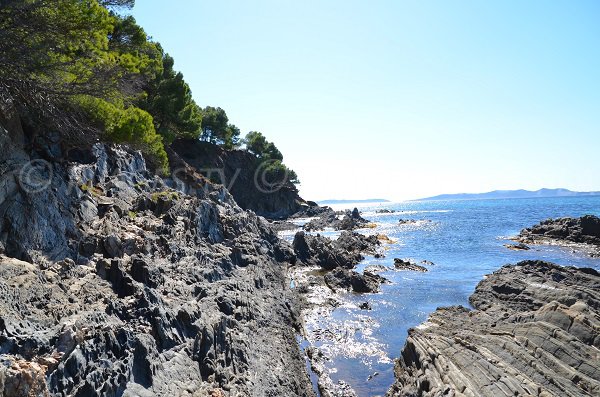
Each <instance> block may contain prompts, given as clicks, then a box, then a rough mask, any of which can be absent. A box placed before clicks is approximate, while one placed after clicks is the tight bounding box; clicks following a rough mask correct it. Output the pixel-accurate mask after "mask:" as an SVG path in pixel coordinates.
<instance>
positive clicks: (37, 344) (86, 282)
mask: <svg viewBox="0 0 600 397" xmlns="http://www.w3.org/2000/svg"><path fill="white" fill-rule="evenodd" d="M20 133H21V134H20ZM24 141H25V139H24V138H23V136H22V131H19V130H18V129H13V130H12V131H11V133H10V134H9V132H8V131H7V130H6V129H4V128H0V148H1V149H2V150H0V164H1V165H2V167H4V168H3V172H2V174H1V175H0V215H1V216H2V220H3V222H2V223H1V224H0V237H1V238H0V254H1V256H0V363H1V365H0V395H3V396H5V397H21V396H23V397H24V396H27V397H31V396H49V395H52V396H81V397H84V396H93V395H97V396H119V395H130V396H133V395H136V396H259V395H260V396H267V395H289V396H292V395H302V396H314V395H315V393H314V390H313V387H312V384H311V382H310V379H309V377H308V375H307V372H306V366H305V359H304V356H303V354H302V352H301V351H300V349H299V347H298V344H297V343H296V335H297V334H298V333H299V332H300V330H301V328H302V325H301V318H300V315H299V313H300V310H301V306H300V305H299V302H300V301H301V300H300V299H299V298H298V295H297V292H296V291H294V290H292V289H290V287H289V281H288V280H289V279H288V276H287V267H288V266H289V265H290V264H292V263H294V262H295V254H294V252H293V249H292V247H291V245H290V244H289V243H286V242H285V241H283V240H281V239H279V238H278V236H277V234H276V233H275V232H274V231H273V230H272V229H271V228H270V227H269V225H268V224H267V222H266V221H265V220H264V219H263V218H260V217H258V216H256V215H255V214H254V213H252V212H247V211H244V210H242V209H241V208H240V207H239V206H238V205H237V204H236V202H235V201H234V200H233V198H232V197H231V195H230V194H229V193H228V192H227V191H226V190H225V189H224V188H223V187H222V186H218V185H213V184H211V183H209V182H207V181H206V180H205V179H204V178H203V177H202V176H200V175H197V174H195V173H194V172H195V171H194V169H193V168H191V167H188V168H183V172H181V170H180V174H179V175H178V176H179V178H178V179H177V180H173V179H169V178H166V179H162V178H158V177H155V176H154V175H153V174H152V173H150V172H149V171H148V169H147V168H146V165H145V162H144V159H143V157H142V156H141V155H140V153H139V152H135V151H130V150H128V149H125V148H123V147H119V146H107V145H102V144H96V145H95V146H94V147H93V148H92V149H91V150H90V151H88V152H85V153H84V154H81V153H79V155H77V156H72V157H71V159H67V160H62V161H58V160H43V159H42V158H40V157H39V154H38V152H36V151H26V150H25V148H24V144H23V142H24ZM65 157H68V156H65ZM32 160H36V161H38V162H39V163H40V164H41V165H42V166H40V167H34V168H30V169H29V170H28V173H27V174H26V176H27V179H26V180H23V173H22V170H23V169H25V168H24V167H27V166H28V165H30V164H32ZM20 170H21V172H20ZM46 183H47V185H46ZM36 186H37V187H39V186H42V187H43V189H35V188H36ZM172 187H177V188H178V189H177V190H175V189H173V188H172Z"/></svg>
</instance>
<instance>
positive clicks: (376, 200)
mask: <svg viewBox="0 0 600 397" xmlns="http://www.w3.org/2000/svg"><path fill="white" fill-rule="evenodd" d="M389 202H390V200H386V199H366V200H321V201H317V203H318V204H321V205H334V204H350V203H357V204H369V203H389Z"/></svg>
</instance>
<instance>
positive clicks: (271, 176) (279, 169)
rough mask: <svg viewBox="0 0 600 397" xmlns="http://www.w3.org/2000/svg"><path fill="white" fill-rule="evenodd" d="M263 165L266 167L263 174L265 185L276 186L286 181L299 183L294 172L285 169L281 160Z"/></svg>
mask: <svg viewBox="0 0 600 397" xmlns="http://www.w3.org/2000/svg"><path fill="white" fill-rule="evenodd" d="M265 164H266V166H265V167H264V169H263V172H264V177H265V181H266V182H267V183H270V184H277V183H280V182H281V181H288V182H290V183H294V184H299V183H300V181H299V180H298V175H296V172H294V170H291V169H289V168H288V167H286V165H285V164H283V163H282V162H281V160H272V161H269V162H268V163H265Z"/></svg>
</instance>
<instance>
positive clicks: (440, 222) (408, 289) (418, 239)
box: [307, 196, 600, 397]
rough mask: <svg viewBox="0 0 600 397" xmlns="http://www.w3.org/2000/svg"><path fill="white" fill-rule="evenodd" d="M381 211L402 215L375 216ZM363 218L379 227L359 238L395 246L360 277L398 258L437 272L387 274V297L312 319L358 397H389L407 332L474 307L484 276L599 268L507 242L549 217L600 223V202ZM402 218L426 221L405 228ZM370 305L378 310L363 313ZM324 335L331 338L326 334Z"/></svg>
mask: <svg viewBox="0 0 600 397" xmlns="http://www.w3.org/2000/svg"><path fill="white" fill-rule="evenodd" d="M383 208H386V209H392V210H396V212H395V213H392V214H378V213H376V212H375V211H376V210H377V209H383ZM336 209H338V208H336ZM361 211H362V216H363V217H364V218H366V219H369V220H372V221H373V222H375V223H377V228H376V229H365V230H360V232H363V233H365V234H371V233H384V234H386V235H388V236H389V237H391V238H392V239H393V240H394V243H393V244H385V243H384V246H385V247H387V249H388V250H387V252H386V257H385V258H383V259H375V258H373V257H368V258H366V259H365V260H364V261H363V262H362V263H361V264H359V265H358V266H357V270H358V271H362V270H364V268H365V267H366V266H368V265H373V264H379V265H384V266H388V267H393V260H394V258H404V259H410V260H413V261H415V262H417V263H419V262H421V261H422V260H428V261H431V262H433V263H435V265H433V266H427V267H428V269H429V271H428V272H426V273H419V272H412V271H394V270H391V271H386V272H382V273H380V274H381V275H382V276H384V277H386V278H388V279H389V280H391V281H392V284H391V285H383V286H382V292H381V293H379V294H361V295H359V294H351V293H349V294H346V295H344V296H343V304H342V305H341V306H340V307H338V308H336V309H335V310H333V312H331V314H330V315H325V316H323V315H319V316H314V318H312V319H309V321H308V323H307V331H308V337H307V338H308V340H309V342H310V343H312V344H313V345H315V346H317V347H319V348H320V349H322V350H323V351H324V352H325V353H326V355H327V356H328V357H329V358H330V359H331V361H330V362H329V363H328V364H327V367H328V368H329V369H330V370H331V378H332V380H333V381H334V382H337V381H340V380H343V381H344V382H346V383H348V384H350V385H351V386H352V387H353V388H354V390H355V391H356V392H357V394H358V396H360V397H367V396H369V397H373V396H381V395H384V394H385V392H386V391H387V388H388V387H389V386H390V385H391V384H392V382H393V373H392V370H393V359H394V358H395V357H397V356H398V355H399V354H400V350H401V349H402V346H403V344H404V342H405V340H406V336H407V331H408V329H409V328H411V327H415V326H417V325H419V324H420V323H422V322H423V321H425V320H426V319H427V317H428V315H429V314H430V313H431V312H433V311H435V309H436V308H437V307H440V306H449V305H464V306H469V303H468V297H469V295H471V294H472V292H473V291H474V289H475V286H476V285H477V283H478V282H479V281H480V280H481V279H482V277H483V276H484V275H485V274H489V273H492V272H493V271H495V270H497V269H498V268H499V267H501V266H502V265H504V264H507V263H516V262H518V261H521V260H525V259H543V260H548V261H552V262H555V263H558V264H561V265H573V266H585V267H593V268H596V269H600V260H599V259H592V258H589V257H587V256H586V255H584V254H581V253H577V252H573V251H572V250H571V249H566V248H561V247H555V246H532V249H531V250H530V251H512V250H509V249H507V248H505V247H504V246H503V244H505V243H508V242H509V241H506V238H507V237H510V236H514V235H516V234H517V233H518V232H519V231H520V230H521V229H523V228H525V227H529V226H532V225H534V224H536V223H538V222H540V221H541V220H543V219H546V218H551V217H554V218H556V217H562V216H573V217H577V216H581V215H584V214H594V215H599V216H600V196H595V197H572V198H536V199H512V200H468V201H458V200H456V201H424V202H405V203H398V204H389V203H385V204H381V205H377V206H371V207H363V208H361ZM399 219H412V220H424V222H419V223H417V224H406V225H400V224H399V222H398V220H399ZM324 234H329V235H332V236H335V233H332V232H329V233H324ZM365 301H368V302H369V303H370V304H371V306H372V308H373V310H371V311H367V310H361V309H359V308H358V305H359V304H360V303H361V302H365ZM324 328H327V329H329V330H330V331H332V332H331V333H325V334H324V335H323V333H322V329H324ZM311 332H313V334H312V335H311ZM314 332H318V333H319V334H318V337H317V335H315V334H314ZM375 372H377V373H378V374H377V375H376V376H372V375H373V374H374V373H375ZM369 376H371V379H370V380H367V379H369Z"/></svg>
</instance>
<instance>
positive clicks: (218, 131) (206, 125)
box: [201, 106, 240, 149]
mask: <svg viewBox="0 0 600 397" xmlns="http://www.w3.org/2000/svg"><path fill="white" fill-rule="evenodd" d="M202 120H203V122H202V136H201V138H202V140H204V141H207V142H211V143H214V144H217V145H222V146H223V147H225V148H226V149H233V148H235V147H237V146H238V145H239V141H240V130H239V128H237V127H236V126H235V125H233V124H230V123H229V118H228V117H227V113H225V111H224V110H223V109H221V108H219V107H212V106H207V107H205V108H204V109H202Z"/></svg>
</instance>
